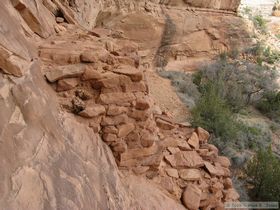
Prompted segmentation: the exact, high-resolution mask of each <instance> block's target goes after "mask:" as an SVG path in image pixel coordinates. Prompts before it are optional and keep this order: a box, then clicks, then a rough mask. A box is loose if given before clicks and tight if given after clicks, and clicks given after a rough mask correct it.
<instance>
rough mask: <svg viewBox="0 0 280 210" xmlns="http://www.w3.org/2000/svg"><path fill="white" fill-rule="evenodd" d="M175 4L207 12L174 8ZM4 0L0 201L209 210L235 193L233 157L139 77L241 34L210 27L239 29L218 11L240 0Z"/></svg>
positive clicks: (226, 45) (12, 205) (7, 204)
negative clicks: (179, 117)
mask: <svg viewBox="0 0 280 210" xmlns="http://www.w3.org/2000/svg"><path fill="white" fill-rule="evenodd" d="M213 2H214V1H213ZM227 2H228V3H227ZM181 3H182V4H183V5H184V6H185V7H184V8H189V6H195V7H204V8H203V9H202V10H201V11H200V12H198V13H197V12H195V11H194V10H193V9H188V10H185V9H184V10H185V11H184V13H182V10H178V8H176V5H180V4H181ZM186 3H187V4H186ZM1 4H2V5H1V7H0V11H1V12H0V17H1V19H0V20H1V31H0V68H1V70H2V72H1V73H0V107H1V111H0V117H1V120H0V143H1V147H0V158H1V161H0V170H1V174H0V207H1V208H3V209H185V208H184V206H185V207H186V208H188V209H198V208H201V209H209V208H223V204H224V202H226V201H236V200H238V197H239V196H238V194H237V193H236V191H235V190H234V188H233V186H232V183H231V179H230V170H229V167H230V162H229V160H228V159H227V158H226V157H222V156H219V155H218V150H217V148H216V147H214V146H213V145H211V144H208V139H209V133H208V132H207V131H205V130H204V129H202V128H191V127H189V126H187V125H184V124H180V123H176V122H174V121H173V120H172V118H171V117H170V116H169V115H168V113H165V112H162V111H161V110H160V108H159V107H158V106H157V105H156V104H155V103H154V101H153V99H152V98H151V96H150V94H149V87H148V85H147V82H146V73H145V72H146V71H147V70H150V69H151V68H153V66H154V65H155V66H156V67H168V65H171V66H172V65H174V62H175V63H176V61H177V62H178V61H181V60H184V59H185V58H187V57H195V55H199V57H200V58H201V59H202V58H203V59H204V58H205V57H206V58H209V59H210V58H212V57H213V56H214V55H217V54H218V53H219V52H220V51H223V50H224V49H230V48H231V45H232V42H231V41H232V40H233V39H235V40H239V39H240V40H243V39H245V38H246V33H245V32H242V33H239V32H236V31H234V32H233V31H232V32H228V30H227V29H228V28H226V27H225V28H221V29H219V28H218V25H219V23H223V24H224V25H226V24H227V23H229V22H230V21H232V20H233V22H234V23H235V24H236V25H235V26H236V27H237V26H238V27H239V26H241V25H242V24H241V22H240V21H239V20H238V18H237V17H235V15H234V14H231V12H225V11H222V12H221V10H231V11H235V9H236V2H234V1H223V2H218V1H215V3H213V4H212V2H208V3H207V5H205V3H204V1H201V3H199V2H195V3H194V2H192V1H184V2H179V1H177V2H175V1H166V2H164V1H160V2H159V1H152V2H151V1H137V2H136V1H135V2H134V1H103V2H102V3H97V2H95V1H82V0H80V1H69V2H68V1H59V0H53V1H50V0H43V1H40V0H34V1H25V0H15V1H14V0H13V1H8V0H3V1H2V3H1ZM166 5H167V6H166ZM169 6H171V8H169ZM205 8H211V9H218V10H216V11H215V12H213V11H209V10H207V9H206V10H204V9H205ZM205 12H206V14H211V15H212V16H211V17H212V20H211V21H209V22H208V23H204V22H205V20H206V16H205V14H204V13H205ZM217 16H218V17H217ZM112 17H116V18H115V19H112ZM140 17H142V18H140ZM220 17H224V18H225V19H223V20H221V19H220ZM197 19H199V21H197ZM137 20H140V21H141V22H138V21H137ZM151 20H152V21H151ZM177 20H178V21H177ZM183 20H188V21H190V22H189V23H188V24H187V25H186V26H185V27H183V28H182V27H181V23H182V21H183ZM143 21H144V23H143ZM136 23H139V25H137V24H136ZM140 23H141V24H140ZM202 23H204V24H205V25H201V24H202ZM96 24H97V25H98V27H97V28H93V26H95V25H96ZM132 24H134V25H132ZM81 26H82V27H81ZM184 28H187V32H186V30H185V29H184ZM240 29H242V28H240V27H239V30H240ZM150 36H151V37H150ZM180 39H181V40H185V41H182V42H180V41H176V40H180ZM230 40H231V41H230ZM153 42H155V43H153ZM241 42H242V41H241ZM176 65H177V63H176ZM162 201H164V202H162Z"/></svg>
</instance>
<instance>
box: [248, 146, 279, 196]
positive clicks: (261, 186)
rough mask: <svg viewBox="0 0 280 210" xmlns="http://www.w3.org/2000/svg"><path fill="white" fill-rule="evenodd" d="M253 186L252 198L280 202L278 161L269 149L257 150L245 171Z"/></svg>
mask: <svg viewBox="0 0 280 210" xmlns="http://www.w3.org/2000/svg"><path fill="white" fill-rule="evenodd" d="M245 172H246V174H247V177H248V181H249V182H250V183H251V184H252V185H253V189H252V190H251V194H252V196H253V197H254V198H255V199H257V200H261V201H280V161H279V160H278V159H277V158H276V157H275V155H274V154H273V153H272V151H271V149H268V150H259V151H258V152H257V154H256V155H255V157H254V158H253V159H252V160H251V161H250V162H249V163H248V165H247V167H246V170H245Z"/></svg>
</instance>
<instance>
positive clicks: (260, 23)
mask: <svg viewBox="0 0 280 210" xmlns="http://www.w3.org/2000/svg"><path fill="white" fill-rule="evenodd" d="M253 23H254V25H255V27H256V28H257V29H258V30H260V32H262V33H266V32H267V21H266V20H265V19H264V18H263V16H262V15H256V16H254V17H253Z"/></svg>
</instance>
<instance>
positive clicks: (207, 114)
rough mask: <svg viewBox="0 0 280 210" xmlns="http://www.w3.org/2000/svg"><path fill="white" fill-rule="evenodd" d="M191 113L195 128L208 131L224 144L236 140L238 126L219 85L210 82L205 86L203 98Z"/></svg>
mask: <svg viewBox="0 0 280 210" xmlns="http://www.w3.org/2000/svg"><path fill="white" fill-rule="evenodd" d="M191 113H192V118H193V121H192V124H193V125H194V126H202V127H204V128H206V129H208V130H209V131H211V132H213V133H214V134H215V136H216V137H220V138H221V140H222V141H224V142H226V141H227V140H231V139H234V138H236V134H237V125H236V123H235V121H234V120H233V115H232V113H231V110H230V108H229V106H228V105H227V103H226V101H225V100H224V99H222V98H221V97H220V94H219V85H217V83H214V82H209V83H208V84H207V85H205V86H204V88H203V91H202V96H201V98H200V99H199V101H198V103H197V105H196V107H195V108H194V109H192V112H191Z"/></svg>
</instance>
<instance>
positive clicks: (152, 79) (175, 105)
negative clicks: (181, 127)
mask: <svg viewBox="0 0 280 210" xmlns="http://www.w3.org/2000/svg"><path fill="white" fill-rule="evenodd" d="M146 76H147V81H148V85H149V88H150V94H151V96H152V98H153V99H154V100H155V102H156V104H158V105H159V107H160V108H161V110H162V111H165V112H167V113H169V114H170V115H171V116H172V117H173V118H174V120H175V121H177V122H185V121H188V118H189V117H190V114H189V110H188V109H187V107H186V105H185V104H184V103H183V102H182V101H181V100H180V98H179V96H178V95H177V94H176V91H175V89H174V87H173V86H172V85H171V82H170V80H168V79H165V78H162V77H160V76H159V75H158V74H157V73H156V72H153V71H148V72H146Z"/></svg>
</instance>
